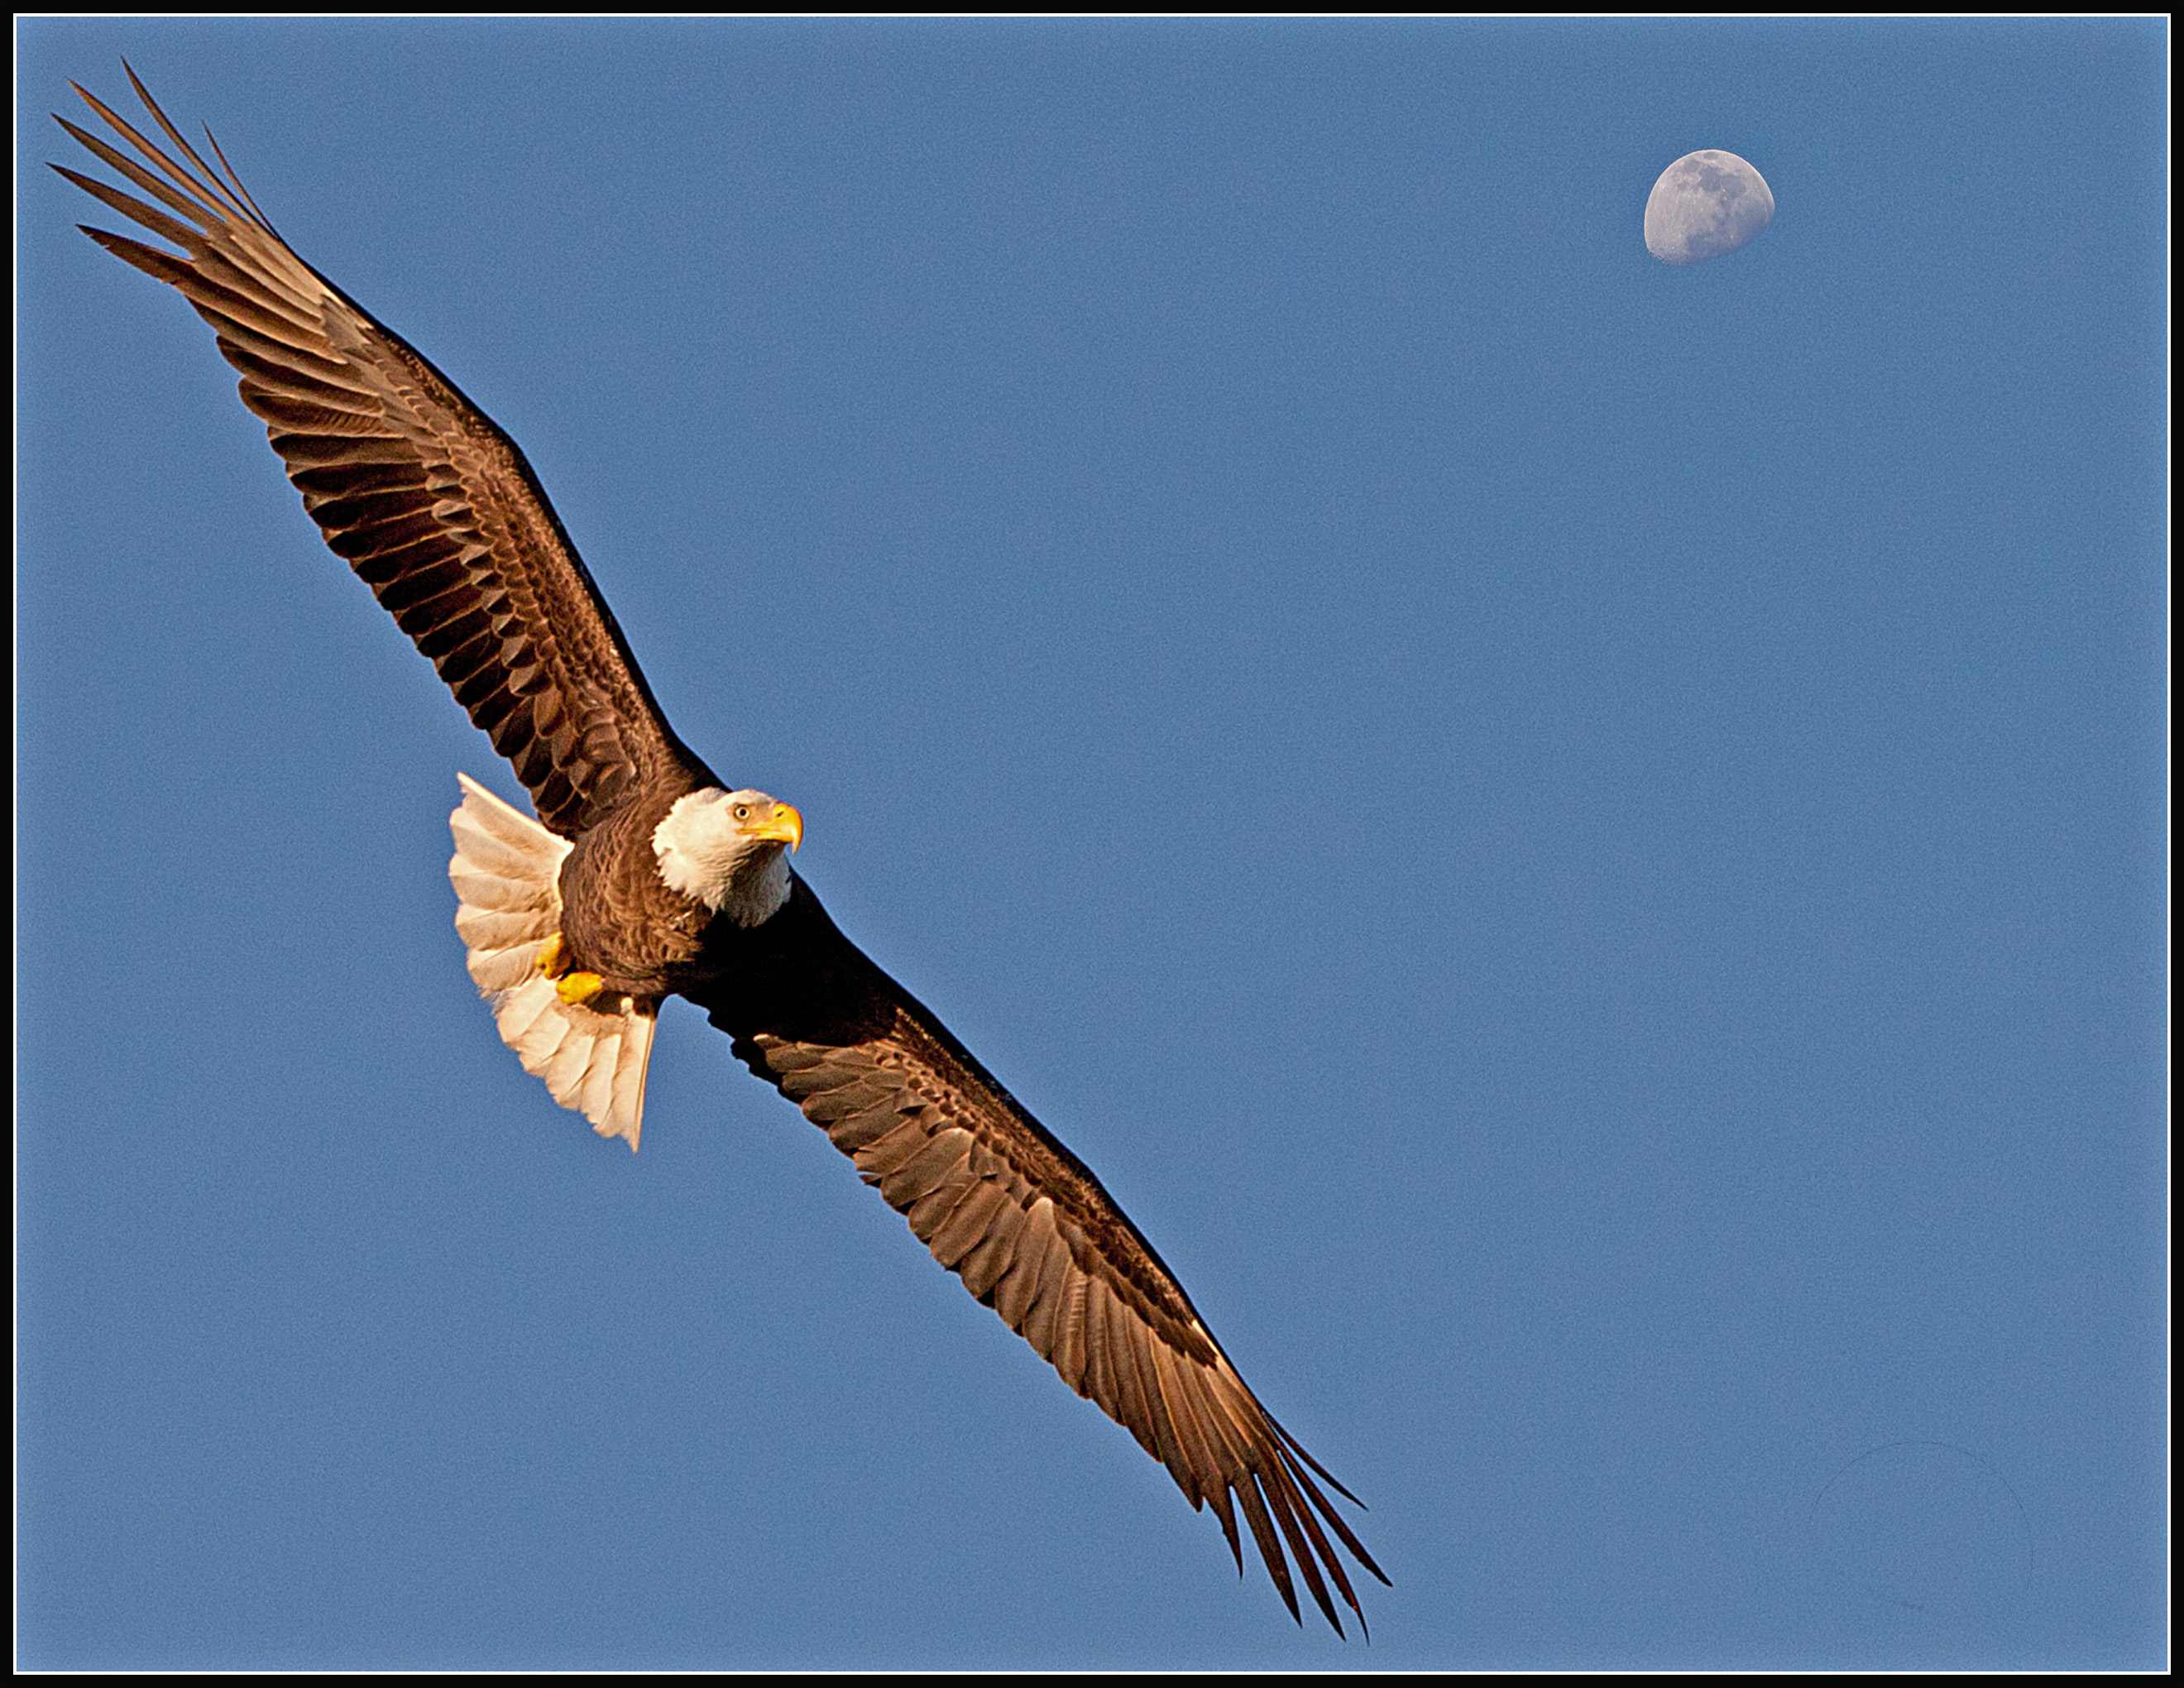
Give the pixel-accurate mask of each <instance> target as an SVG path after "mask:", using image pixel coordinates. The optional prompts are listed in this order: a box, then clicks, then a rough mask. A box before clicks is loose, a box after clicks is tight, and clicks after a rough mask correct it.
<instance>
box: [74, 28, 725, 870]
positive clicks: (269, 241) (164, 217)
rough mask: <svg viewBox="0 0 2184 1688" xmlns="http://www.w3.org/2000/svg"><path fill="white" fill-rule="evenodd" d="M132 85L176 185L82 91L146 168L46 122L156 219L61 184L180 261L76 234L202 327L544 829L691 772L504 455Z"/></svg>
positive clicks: (548, 515)
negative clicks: (132, 188) (668, 775)
mask: <svg viewBox="0 0 2184 1688" xmlns="http://www.w3.org/2000/svg"><path fill="white" fill-rule="evenodd" d="M129 80H130V81H131V84H132V85H133V86H135V88H136V93H137V97H139V98H141V99H142V101H143V102H144V106H145V109H146V110H148V112H150V113H151V114H152V117H153V120H155V121H156V122H157V123H158V124H159V127H160V128H161V129H162V130H164V131H165V132H166V135H167V136H168V138H169V139H170V141H172V142H173V143H174V145H175V148H177V149H178V150H179V151H180V153H181V156H182V159H187V164H184V163H182V162H180V161H178V160H177V159H175V158H173V157H171V156H170V155H169V154H168V153H165V152H164V151H162V150H161V149H160V148H159V147H158V146H157V145H155V144H154V143H153V142H152V141H151V140H149V139H148V138H147V137H146V136H144V135H143V134H142V133H140V132H139V131H137V130H136V129H135V128H133V127H131V125H129V124H128V123H126V122H125V121H124V120H122V119H121V118H120V117H119V116H117V115H115V114H114V112H113V111H111V110H109V109H108V108H107V107H106V106H105V105H103V104H102V103H100V102H99V101H98V100H97V98H95V97H93V96H92V95H91V94H90V93H88V92H86V91H85V90H84V89H83V88H81V87H80V86H79V87H77V88H76V92H78V93H79V94H81V95H82V96H83V98H84V100H85V101H86V103H88V104H89V105H90V107H91V109H92V110H93V111H95V112H97V114H99V116H100V117H102V118H103V119H104V120H105V121H106V122H107V124H108V125H109V126H111V128H112V129H113V130H114V133H115V134H116V135H117V136H120V138H121V139H122V140H123V141H125V142H127V143H128V144H129V145H130V146H131V147H133V148H135V150H136V154H137V157H136V158H135V159H131V158H130V157H129V156H127V155H126V154H125V153H122V152H120V151H119V150H118V149H116V148H114V147H112V146H109V144H108V143H107V142H104V141H102V140H100V139H99V138H98V137H97V136H95V135H91V134H87V133H86V132H85V131H83V130H81V129H79V128H78V127H77V126H76V125H74V124H72V123H70V122H69V121H68V120H66V119H65V118H57V119H56V121H58V122H59V123H60V125H61V126H62V127H63V128H64V129H66V130H67V131H69V133H70V134H71V135H73V136H75V138H76V139H77V140H79V141H81V142H82V143H83V144H84V145H85V146H86V147H87V148H90V149H91V151H92V153H94V154H96V155H97V157H98V158H99V159H103V161H104V162H105V163H107V164H110V165H112V166H113V167H114V169H115V170H119V171H120V173H121V174H122V175H125V176H126V177H127V178H128V179H129V180H130V181H131V182H133V183H134V184H135V185H136V187H139V188H141V189H142V190H143V192H146V193H147V194H148V195H150V196H151V197H152V198H153V199H155V200H157V201H158V202H159V204H160V205H164V207H166V208H167V209H166V210H164V211H163V210H160V209H157V208H156V207H154V206H153V205H149V204H147V203H144V201H142V200H141V199H137V198H132V197H131V195H129V194H126V193H124V192H120V190H118V189H116V188H114V187H109V186H108V185H107V184H106V183H104V182H102V181H96V180H94V179H92V178H91V177H89V176H86V175H79V174H78V173H77V172H76V171H75V170H68V169H65V168H64V167H63V166H61V165H59V164H56V165H54V166H53V168H54V169H55V170H59V171H60V173H61V174H62V175H64V176H66V177H67V178H68V179H69V180H70V181H73V182H74V183H75V185H76V186H77V187H81V188H82V189H83V190H84V192H86V193H89V194H91V195H92V196H93V197H94V198H97V199H99V200H102V201H103V202H104V203H106V204H108V205H109V206H111V207H112V208H113V209H114V210H116V211H119V212H120V214H122V215H123V216H125V217H127V218H129V219H130V220H131V221H132V222H135V223H136V224H138V225H140V226H142V227H144V228H146V229H148V230H150V231H152V232H153V234H156V235H158V236H159V237H161V238H163V239H165V240H169V241H171V242H174V244H175V245H176V246H178V247H180V248H181V249H182V253H183V254H185V255H182V256H176V255H175V254H174V253H168V252H164V251H162V250H160V249H159V248H155V247H150V246H146V245H144V244H142V242H137V241H135V240H131V239H130V238H128V237H125V236H122V235H117V234H112V233H109V232H108V231H105V230H103V229H94V228H89V227H86V228H85V229H84V232H85V233H86V234H87V235H89V236H90V237H92V239H93V240H95V241H97V242H98V243H99V244H100V245H101V246H103V247H104V248H106V249H107V250H108V251H109V252H111V253H114V256H115V257H117V258H120V259H124V260H125V262H127V263H130V264H132V265H136V268H137V269H139V270H143V271H145V272H146V273H147V274H148V275H150V276H156V277H158V278H159V280H160V281H167V282H170V283H172V284H173V286H174V287H175V288H176V289H178V290H179V291H180V292H181V294H182V296H183V297H184V298H187V300H188V301H189V302H190V303H191V304H192V305H194V306H195V307H196V308H197V311H198V315H200V316H202V317H203V318H204V320H206V321H207V322H209V323H210V324H211V325H212V326H213V331H214V333H216V334H217V335H218V336H219V337H220V354H221V355H222V356H223V357H225V358H226V359H227V360H228V362H229V363H231V364H232V365H234V366H235V367H236V368H237V370H240V371H242V383H241V387H240V389H239V390H240V391H241V393H242V402H243V403H244V404H246V405H248V407H249V408H250V409H251V410H252V412H253V414H255V415H258V416H259V417H260V418H262V419H263V420H264V421H265V432H266V437H267V438H268V439H270V441H271V442H272V445H273V449H274V450H275V451H276V452H278V453H279V454H280V455H281V461H282V462H283V463H285V464H286V465H287V470H288V478H289V479H290V480H291V481H292V482H295V484H296V489H297V490H298V492H300V493H302V494H303V495H304V509H305V510H307V511H308V512H309V515H310V516H311V519H312V520H313V521H315V522H317V523H318V525H319V528H320V532H321V533H322V534H323V535H324V536H325V538H326V543H327V544H328V545H329V546H331V548H332V549H334V551H335V552H336V553H337V554H339V555H340V556H342V557H343V558H344V559H346V560H348V565H349V566H350V567H351V568H353V569H354V570H355V571H356V572H357V573H358V574H359V576H360V577H362V578H363V579H364V581H365V584H367V585H368V586H370V588H371V589H372V591H373V592H374V593H376V594H377V596H378V599H379V601H380V602H381V603H382V604H384V605H385V606H386V607H387V610H390V611H391V612H393V616H394V619H395V621H397V622H398V624H399V625H400V626H401V628H402V630H403V632H406V633H408V634H409V637H410V638H412V639H413V640H415V643H416V645H417V648H418V649H419V650H421V651H422V652H423V653H424V654H425V655H426V656H427V657H429V658H430V659H432V665H433V666H434V667H435V668H437V669H438V671H439V672H440V677H441V678H442V679H443V680H445V681H446V682H448V686H449V687H450V688H452V689H453V691H454V694H455V700H456V701H457V702H458V703H460V704H461V705H462V706H463V707H464V709H465V710H468V711H469V713H470V717H471V721H474V722H476V724H477V726H478V727H480V728H481V729H482V730H483V731H484V732H485V733H487V735H488V736H489V737H490V738H492V740H493V748H494V749H497V750H499V752H500V754H501V755H504V756H505V757H507V758H508V760H509V761H510V763H512V764H513V765H514V766H515V773H516V777H518V778H519V779H521V781H522V782H523V783H524V785H525V786H526V788H528V789H529V791H530V793H531V796H532V801H533V802H534V803H535V804H536V805H538V818H539V819H540V820H541V821H543V822H545V823H546V825H547V826H548V827H551V828H552V829H553V830H554V832H556V833H560V835H561V836H563V837H564V838H574V837H575V836H576V835H577V833H580V832H582V830H584V828H585V827H588V826H589V825H590V824H591V823H592V822H593V820H594V819H595V818H596V817H597V816H599V814H601V813H602V812H604V811H605V810H608V809H610V808H612V807H613V806H614V805H615V804H616V802H617V801H618V800H619V799H620V798H621V796H622V795H623V794H626V793H627V791H629V790H630V789H632V788H633V786H634V785H637V784H641V783H649V781H651V780H653V779H655V778H656V777H659V776H660V775H661V774H663V773H665V772H667V771H668V770H670V769H671V768H672V767H673V766H676V765H677V764H678V763H679V764H681V765H682V766H686V767H687V766H698V765H697V763H696V759H695V758H694V757H693V756H692V755H690V753H689V752H688V750H687V749H684V748H683V746H682V744H681V742H680V741H679V740H678V739H677V738H676V737H675V734H674V733H673V731H672V730H671V728H670V727H668V725H667V723H666V720H665V718H664V717H663V716H661V714H660V706H659V705H658V704H657V703H656V702H655V701H654V699H653V696H652V691H651V688H649V686H647V685H646V684H645V681H644V676H643V673H642V672H641V671H639V669H638V666H637V661H636V659H635V658H634V657H632V655H630V651H629V646H628V643H627V641H625V640H624V639H623V638H622V634H621V628H620V627H617V626H616V624H615V619H614V616H613V614H612V612H610V610H608V608H607V606H606V604H605V603H604V600H603V599H601V598H600V596H599V589H598V588H596V587H595V586H594V585H593V583H592V577H591V574H590V572H589V571H588V570H587V569H586V568H585V567H584V565H583V560H582V558H580V557H579V556H577V549H576V547H575V546H574V545H572V544H571V543H569V536H568V535H567V534H566V533H565V532H564V531H563V530H562V526H561V522H560V517H558V516H557V515H554V507H553V505H552V504H549V503H548V502H547V499H546V494H545V493H544V492H543V490H541V489H540V487H539V485H538V477H537V476H535V475H533V474H532V471H531V465H529V464H528V463H526V461H525V460H524V457H523V454H522V452H521V451H520V450H518V449H517V448H516V445H515V442H514V441H513V440H511V439H510V438H509V437H508V436H507V435H506V434H504V433H503V432H501V431H500V429H499V427H498V426H496V425H495V424H494V423H493V420H492V419H491V418H490V417H488V416H487V415H486V414H485V413H484V412H483V411H482V410H481V409H478V408H477V406H476V405H475V404H471V401H470V400H469V399H467V398H465V397H464V396H463V394H462V393H461V392H460V390H459V389H458V388H457V387H456V386H455V384H454V382H451V381H449V380H448V378H447V377H446V376H443V375H442V374H441V373H440V371H439V370H437V369H435V368H434V367H433V366H432V364H431V363H430V362H428V361H427V360H426V359H425V358H424V357H423V356H422V355H421V354H419V353H418V352H417V351H416V350H415V349H414V348H412V347H411V346H410V345H409V343H407V342H406V341H404V339H403V338H402V337H401V336H399V335H398V334H397V333H395V332H394V331H393V330H392V329H391V328H388V327H387V326H386V325H385V324H383V323H382V322H380V321H379V320H376V318H374V317H373V316H372V315H371V314H370V312H369V311H367V310H365V309H364V308H363V307H362V306H361V305H359V304H357V303H356V302H355V301H354V299H352V298H349V297H348V295H347V294H346V293H344V292H342V291H341V289H340V288H338V287H336V286H334V284H333V283H332V282H331V281H327V280H326V277H324V276H321V275H320V274H319V273H318V271H317V270H314V269H312V268H311V267H310V265H308V264H306V263H304V261H303V259H300V258H298V257H297V255H296V254H295V253H293V252H292V251H291V250H290V249H289V248H288V246H287V242H284V241H283V240H282V239H281V237H280V236H279V235H278V234H277V233H276V232H275V231H274V228H273V226H272V224H271V223H270V222H269V221H267V220H266V219H265V215H264V214H263V213H261V212H260V211H259V209H258V207H257V205H256V203H254V202H253V200H252V199H251V198H250V196H249V193H248V192H247V191H246V190H245V189H244V188H243V187H242V183H241V182H240V181H237V180H236V177H235V173H234V171H233V170H231V169H230V170H227V173H226V177H225V179H224V180H223V178H222V177H221V175H220V174H219V173H218V172H216V171H214V170H212V169H210V168H209V167H208V166H207V165H206V164H205V162H204V160H203V159H202V158H200V157H199V156H198V153H196V152H195V151H194V150H193V149H192V148H191V146H190V143H189V142H187V141H186V140H184V139H183V138H182V136H181V134H180V133H179V132H178V131H176V130H175V125H173V124H172V123H170V122H169V121H168V120H167V116H166V114H165V113H164V112H163V111H161V110H160V109H159V106H158V105H157V103H154V102H153V98H152V96H151V95H150V94H149V93H148V92H147V91H146V90H145V87H144V85H143V84H142V82H140V81H137V80H136V72H135V71H133V70H131V71H130V73H129ZM207 139H208V141H209V140H210V136H207ZM213 150H214V155H215V156H216V157H220V163H221V164H222V165H223V166H225V165H226V162H227V161H226V158H225V156H223V155H221V154H220V152H219V148H218V145H217V143H214V145H213ZM191 166H194V167H195V168H194V169H193V170H192V168H191ZM169 212H172V213H173V214H172V215H170V214H168V213H169Z"/></svg>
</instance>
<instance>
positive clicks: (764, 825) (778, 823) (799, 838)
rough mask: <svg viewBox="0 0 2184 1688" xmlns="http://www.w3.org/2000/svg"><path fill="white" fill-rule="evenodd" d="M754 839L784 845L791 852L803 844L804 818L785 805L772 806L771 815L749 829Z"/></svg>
mask: <svg viewBox="0 0 2184 1688" xmlns="http://www.w3.org/2000/svg"><path fill="white" fill-rule="evenodd" d="M749 835H750V836H751V837H752V838H765V839H767V840H769V841H770V842H772V843H775V844H787V845H788V848H789V849H790V850H792V851H793V850H795V848H796V846H797V845H799V844H802V843H803V842H804V817H803V816H801V815H799V814H798V813H797V812H796V811H795V810H794V808H793V807H791V806H790V805H788V804H786V803H777V804H775V805H773V813H772V814H771V815H769V816H766V819H765V820H763V821H761V822H759V823H758V825H756V826H755V827H752V828H750V834H749Z"/></svg>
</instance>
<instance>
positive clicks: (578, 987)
mask: <svg viewBox="0 0 2184 1688" xmlns="http://www.w3.org/2000/svg"><path fill="white" fill-rule="evenodd" d="M606 988H607V982H606V981H605V980H604V979H603V978H600V977H599V975H598V974H597V973H566V974H564V975H563V976H562V977H561V978H558V979H556V980H555V981H554V995H556V996H558V997H560V999H561V1000H562V1001H564V1002H566V1003H569V1004H571V1006H574V1005H575V1004H577V1003H582V1002H589V1001H590V1000H592V999H593V997H595V996H597V995H598V994H599V993H600V992H601V991H603V990H604V989H606Z"/></svg>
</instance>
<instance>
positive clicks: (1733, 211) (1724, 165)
mask: <svg viewBox="0 0 2184 1688" xmlns="http://www.w3.org/2000/svg"><path fill="white" fill-rule="evenodd" d="M1774 220H1775V195H1774V193H1773V192H1772V191H1771V190H1770V189H1769V187H1768V186H1767V181H1766V178H1765V177H1763V176H1762V175H1760V174H1759V172H1758V170H1754V169H1752V166H1751V165H1750V164H1747V163H1745V161H1744V160H1743V159H1740V158H1739V157H1737V156H1736V153H1723V152H1717V151H1715V150H1714V149H1713V148H1711V147H1709V148H1706V149H1705V150H1704V151H1702V152H1697V153H1685V154H1684V155H1683V157H1681V158H1680V159H1677V160H1676V161H1675V163H1674V164H1670V165H1669V167H1668V169H1666V170H1663V171H1662V172H1661V179H1660V180H1659V181H1657V182H1655V183H1654V184H1653V192H1652V194H1651V195H1650V196H1648V197H1647V198H1646V251H1648V252H1650V253H1652V254H1653V256H1654V257H1656V258H1658V259H1660V260H1661V262H1662V263H1663V264H1703V263H1705V262H1706V261H1707V259H1709V258H1719V257H1720V256H1721V255H1722V253H1724V252H1734V251H1736V248H1739V247H1740V246H1742V245H1743V244H1744V243H1745V242H1747V241H1748V240H1750V239H1751V238H1752V237H1753V236H1754V235H1756V234H1758V232H1759V231H1760V230H1762V229H1763V228H1765V227H1766V226H1768V224H1769V223H1771V222H1773V221H1774Z"/></svg>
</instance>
